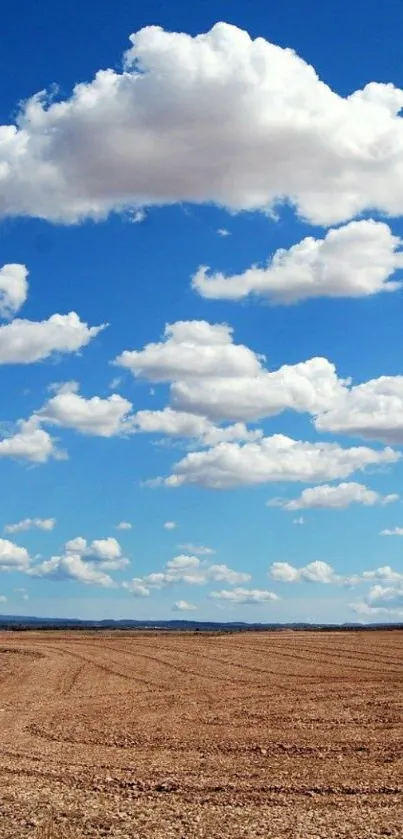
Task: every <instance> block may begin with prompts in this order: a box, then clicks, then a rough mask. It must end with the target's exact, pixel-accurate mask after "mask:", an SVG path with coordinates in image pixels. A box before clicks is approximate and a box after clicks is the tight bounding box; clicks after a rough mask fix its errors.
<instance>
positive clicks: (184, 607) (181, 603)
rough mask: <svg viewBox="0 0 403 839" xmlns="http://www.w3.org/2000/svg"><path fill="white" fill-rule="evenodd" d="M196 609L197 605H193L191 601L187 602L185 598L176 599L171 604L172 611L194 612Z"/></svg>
mask: <svg viewBox="0 0 403 839" xmlns="http://www.w3.org/2000/svg"><path fill="white" fill-rule="evenodd" d="M196 609H197V606H194V604H193V603H188V601H187V600H177V601H176V603H174V605H173V606H172V611H173V612H194V611H196Z"/></svg>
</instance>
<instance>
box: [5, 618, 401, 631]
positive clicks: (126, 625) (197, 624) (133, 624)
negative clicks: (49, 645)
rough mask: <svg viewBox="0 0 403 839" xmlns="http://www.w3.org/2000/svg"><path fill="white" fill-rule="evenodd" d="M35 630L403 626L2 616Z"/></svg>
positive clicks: (13, 625)
mask: <svg viewBox="0 0 403 839" xmlns="http://www.w3.org/2000/svg"><path fill="white" fill-rule="evenodd" d="M7 629H8V630H19V631H23V630H30V629H31V630H32V629H36V630H38V629H43V630H46V629H48V630H50V629H53V630H55V629H77V630H80V629H81V630H85V629H94V630H95V629H104V630H105V629H109V630H114V629H115V630H119V629H120V630H122V629H143V630H165V631H172V632H251V631H254V632H256V631H262V632H263V631H272V632H273V631H279V632H280V631H284V630H293V631H294V632H295V631H302V630H305V631H317V632H319V631H327V632H328V631H334V632H348V631H349V630H350V631H351V630H363V631H368V630H374V629H385V630H394V629H403V624H402V623H370V624H361V623H343V624H319V623H245V622H242V621H239V622H237V621H232V622H217V621H192V620H166V621H153V620H148V621H142V620H126V619H122V620H100V621H92V620H79V619H78V618H38V617H34V616H29V617H26V616H21V615H0V630H7Z"/></svg>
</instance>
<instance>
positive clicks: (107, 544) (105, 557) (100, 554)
mask: <svg viewBox="0 0 403 839" xmlns="http://www.w3.org/2000/svg"><path fill="white" fill-rule="evenodd" d="M65 551H66V553H67V554H75V555H77V556H80V557H85V558H86V559H88V560H89V561H90V562H92V563H93V564H96V565H97V567H98V568H102V569H103V570H104V571H117V570H118V569H120V568H125V566H126V565H128V564H129V560H128V559H127V558H126V557H124V556H122V548H121V546H120V544H119V542H118V541H117V539H115V537H114V536H108V537H107V538H106V539H93V541H92V542H87V540H86V539H84V538H83V537H82V536H77V537H76V538H75V539H70V540H69V541H68V542H66V544H65Z"/></svg>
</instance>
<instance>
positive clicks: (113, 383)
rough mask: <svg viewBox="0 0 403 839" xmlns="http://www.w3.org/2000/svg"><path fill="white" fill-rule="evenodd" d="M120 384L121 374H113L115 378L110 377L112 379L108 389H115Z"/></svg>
mask: <svg viewBox="0 0 403 839" xmlns="http://www.w3.org/2000/svg"><path fill="white" fill-rule="evenodd" d="M121 384H122V377H121V376H115V378H114V379H112V381H111V382H110V383H109V389H110V390H115V389H116V388H117V387H119V385H121Z"/></svg>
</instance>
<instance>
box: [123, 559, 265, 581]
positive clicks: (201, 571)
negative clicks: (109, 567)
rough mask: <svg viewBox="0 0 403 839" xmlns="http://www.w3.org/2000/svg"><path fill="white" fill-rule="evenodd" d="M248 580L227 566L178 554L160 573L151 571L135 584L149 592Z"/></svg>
mask: <svg viewBox="0 0 403 839" xmlns="http://www.w3.org/2000/svg"><path fill="white" fill-rule="evenodd" d="M204 550H206V549H204ZM250 579H251V576H250V574H247V573H245V572H243V571H235V570H234V569H233V568H229V567H228V565H209V564H208V562H206V561H202V560H201V559H199V557H198V556H192V555H188V554H179V556H175V557H173V559H170V560H169V561H168V562H167V563H166V564H165V566H164V567H163V569H162V571H153V572H152V573H150V574H147V575H146V576H145V577H136V578H135V583H136V587H137V586H140V587H144V588H146V589H147V590H151V589H161V588H165V587H166V586H172V585H177V584H179V583H182V584H183V583H184V584H186V585H198V586H200V585H206V584H207V583H209V582H211V581H214V582H222V583H228V585H230V586H235V585H239V584H240V583H247V582H249V580H250ZM126 587H127V586H126Z"/></svg>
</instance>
